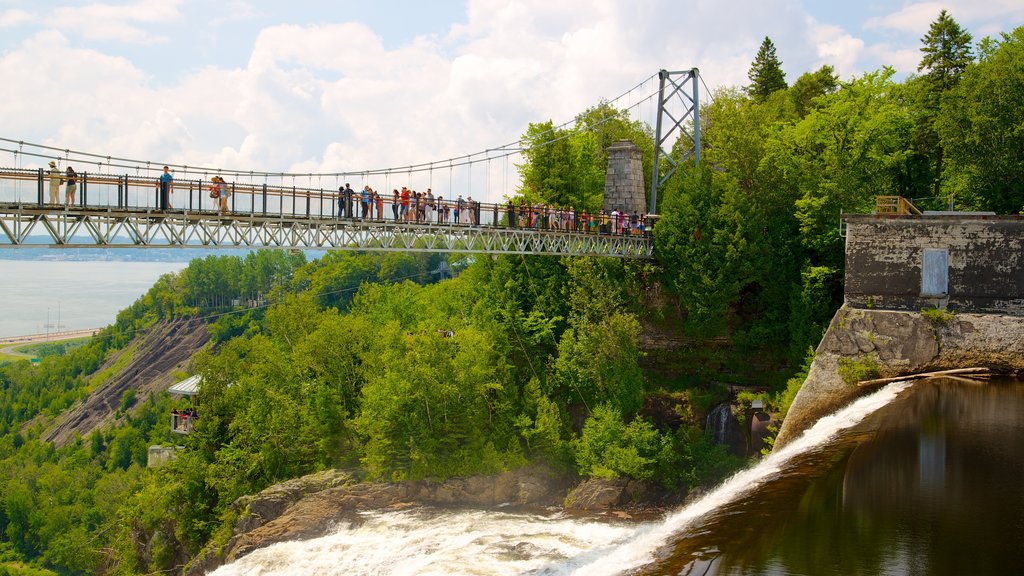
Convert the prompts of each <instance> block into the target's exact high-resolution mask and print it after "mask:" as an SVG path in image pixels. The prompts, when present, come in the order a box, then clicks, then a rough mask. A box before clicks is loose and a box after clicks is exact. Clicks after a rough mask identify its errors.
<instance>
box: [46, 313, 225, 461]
mask: <svg viewBox="0 0 1024 576" xmlns="http://www.w3.org/2000/svg"><path fill="white" fill-rule="evenodd" d="M209 339H210V335H209V332H207V329H206V324H205V323H204V322H203V321H202V320H198V319H195V318H188V319H181V320H173V321H169V322H160V323H158V324H156V325H155V326H153V327H152V328H150V329H149V330H147V331H146V333H145V334H144V335H142V336H141V337H138V338H136V339H135V340H134V341H133V342H132V343H131V344H130V345H129V346H128V347H127V348H125V349H123V350H120V351H118V352H116V353H114V354H112V355H111V357H110V358H108V359H107V360H106V362H104V363H103V365H102V366H101V367H100V369H99V370H97V371H96V374H104V373H106V372H107V371H108V370H109V369H112V367H113V366H115V365H116V364H117V363H118V362H119V361H120V360H121V358H122V357H123V356H125V355H130V360H129V361H128V362H127V363H126V364H125V365H124V367H123V368H120V369H119V370H118V371H117V373H116V374H114V375H113V376H111V377H110V378H108V379H107V380H106V381H104V382H103V383H102V384H100V385H99V386H97V387H96V389H94V390H92V391H91V392H90V393H89V395H88V396H87V397H86V398H85V400H84V401H83V402H80V403H78V404H76V405H74V406H72V407H71V408H69V409H67V410H65V411H64V412H62V413H61V415H60V416H59V417H58V418H57V419H56V420H55V421H54V423H53V425H52V426H50V428H49V429H47V430H46V431H45V432H44V433H43V434H42V438H43V440H46V441H49V442H53V443H54V444H56V445H57V446H63V445H64V444H66V443H67V442H68V441H69V440H71V439H72V438H73V437H74V435H75V433H76V432H77V433H78V434H79V435H80V436H86V435H88V434H89V433H90V432H91V431H92V430H93V429H94V428H98V427H102V426H105V425H108V424H110V423H112V422H113V420H114V414H115V412H116V411H117V409H118V407H119V406H120V403H121V396H122V395H123V394H124V393H125V392H126V391H127V390H129V389H132V388H134V389H135V390H137V391H138V396H139V398H144V397H145V395H146V394H148V393H151V392H159V391H161V390H165V389H167V387H168V386H170V385H171V384H173V383H174V375H173V372H174V371H175V370H181V369H183V368H184V367H185V366H186V365H187V363H188V361H189V359H190V358H191V357H192V355H193V354H194V353H195V352H196V351H197V350H199V349H200V348H202V347H203V345H205V344H206V342H207V341H208V340H209ZM92 377H96V376H95V375H93V376H92Z"/></svg>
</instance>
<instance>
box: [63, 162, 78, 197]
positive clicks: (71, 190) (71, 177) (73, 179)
mask: <svg viewBox="0 0 1024 576" xmlns="http://www.w3.org/2000/svg"><path fill="white" fill-rule="evenodd" d="M77 178H78V174H76V173H75V169H74V168H72V167H71V166H68V169H67V173H66V174H65V176H64V181H65V182H67V183H68V185H67V187H66V188H65V189H64V205H65V206H74V205H75V189H76V188H77V187H78V180H77Z"/></svg>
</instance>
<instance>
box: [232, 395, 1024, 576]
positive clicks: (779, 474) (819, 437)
mask: <svg viewBox="0 0 1024 576" xmlns="http://www.w3.org/2000/svg"><path fill="white" fill-rule="evenodd" d="M1022 437H1024V383H1019V382H992V383H991V384H985V385H975V384H966V383H961V382H958V381H954V380H941V381H938V380H936V381H926V382H917V383H915V384H913V385H910V384H906V383H897V384H893V385H890V386H888V387H886V388H883V389H881V390H879V391H877V392H875V393H874V394H871V395H869V396H866V397H864V398H861V399H860V400H858V401H857V402H855V403H853V404H851V405H850V406H848V407H847V408H845V409H843V410H841V411H839V412H837V413H836V414H834V415H832V416H829V417H826V418H824V419H822V420H821V421H819V422H818V423H817V424H816V425H815V426H814V427H813V428H812V429H811V430H809V431H808V432H807V433H806V434H805V435H804V436H803V437H801V438H799V439H797V440H796V441H794V442H793V443H792V444H790V445H789V446H787V447H785V448H784V449H782V450H779V451H778V452H776V453H774V454H772V455H771V456H769V457H768V458H765V459H764V460H763V461H762V462H761V463H759V464H758V465H757V466H754V467H752V468H750V469H748V470H745V471H743V472H740V473H739V474H737V475H736V476H734V477H733V478H731V479H729V480H727V481H726V482H725V483H724V484H723V485H722V486H720V487H718V488H717V489H715V490H713V491H712V492H710V493H709V494H707V495H706V496H705V497H703V498H701V499H700V500H698V501H696V502H694V503H692V504H690V505H688V506H686V507H684V508H682V509H680V510H678V511H675V512H672V513H670V514H668V515H666V516H665V518H664V519H663V520H661V521H658V522H645V523H630V522H623V521H612V520H608V521H604V520H597V519H579V518H574V517H570V516H567V515H564V514H561V513H552V514H550V515H537V514H521V513H513V512H482V511H437V510H432V509H416V510H406V511H401V512H374V513H366V514H363V515H362V516H361V518H360V519H359V520H358V521H356V522H349V523H344V524H342V525H339V526H338V527H337V529H336V531H335V532H334V533H333V534H331V535H328V536H325V537H323V538H317V539H312V540H308V541H303V542H287V543H282V544H277V545H274V546H270V547H268V548H266V549H263V550H257V551H256V552H254V553H252V554H250V555H249V556H246V557H244V558H242V559H241V560H239V561H238V562H236V563H234V564H232V565H228V566H224V567H222V568H220V569H219V570H217V571H216V572H215V574H216V575H217V576H235V575H249V576H256V575H268V576H269V575H277V574H282V575H283V574H318V575H325V576H326V575H341V574H346V575H351V574H394V575H435V574H437V575H440V574H488V575H492V574H495V575H500V574H538V575H539V574H545V575H548V574H550V575H561V574H577V575H587V576H591V575H603V574H631V573H643V574H685V575H697V574H700V575H723V574H730V575H733V574H735V575H740V574H742V575H748V574H759V575H771V576H796V575H819V574H822V575H850V574H853V575H860V574H863V575H875V574H938V575H943V574H950V575H952V574H1008V573H1017V569H1016V566H1017V564H1018V563H1019V561H1020V555H1021V554H1022V553H1024V490H1022V489H1021V486H1024V451H1021V450H1019V448H1018V446H1017V443H1018V441H1019V439H1020V438H1022Z"/></svg>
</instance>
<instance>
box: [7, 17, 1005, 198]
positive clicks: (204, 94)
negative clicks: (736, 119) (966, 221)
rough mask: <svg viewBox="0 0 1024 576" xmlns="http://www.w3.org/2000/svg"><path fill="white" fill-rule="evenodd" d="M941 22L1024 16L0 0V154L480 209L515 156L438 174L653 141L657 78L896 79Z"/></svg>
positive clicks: (966, 23) (995, 24)
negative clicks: (365, 188)
mask: <svg viewBox="0 0 1024 576" xmlns="http://www.w3.org/2000/svg"><path fill="white" fill-rule="evenodd" d="M943 8H945V9H946V10H948V11H949V13H950V14H951V15H952V16H953V18H955V19H956V21H957V22H958V23H959V24H960V25H961V26H962V27H963V28H965V29H966V30H968V31H969V32H970V33H971V34H972V36H973V37H974V39H975V41H977V40H980V39H981V38H983V37H985V36H997V35H998V34H999V33H1000V32H1008V31H1010V30H1012V29H1013V28H1015V27H1017V26H1021V25H1024V1H1021V0H950V1H947V2H943V3H937V2H915V1H882V0H860V1H857V2H838V1H831V0H830V1H823V0H822V1H812V0H804V1H798V0H621V1H619V0H558V1H552V0H466V1H463V2H453V1H446V0H438V1H430V2H426V1H423V0H419V1H413V0H400V1H389V0H377V1H360V2H354V1H348V0H335V1H312V0H290V1H288V2H281V1H270V0H249V1H246V0H222V1H218V2H206V1H197V0H129V1H126V2H119V1H113V0H108V1H105V2H92V1H88V0H85V1H68V2H55V1H48V0H0V78H2V79H3V81H2V82H0V102H2V105H0V138H7V139H11V140H15V141H24V142H28V143H35V144H45V145H49V146H54V147H56V148H59V149H70V150H73V151H75V150H77V151H84V152H90V153H94V154H99V155H101V156H103V155H111V156H115V157H124V158H133V159H141V160H146V161H152V163H153V164H154V165H162V164H163V163H173V164H178V165H185V166H193V167H195V166H202V167H217V168H222V169H234V170H256V171H270V172H287V173H300V174H309V175H310V176H307V177H305V178H304V179H303V178H300V182H297V184H299V185H307V184H308V185H311V186H320V187H333V186H334V184H336V183H337V180H339V177H330V176H313V175H314V174H324V173H327V174H334V173H339V172H346V173H350V174H358V173H359V172H361V171H364V170H380V169H393V170H391V171H390V173H389V174H388V175H387V176H386V178H385V180H384V181H380V180H381V178H380V177H374V176H371V177H369V178H367V177H362V178H361V179H362V180H363V181H367V180H370V182H369V183H370V184H371V185H373V186H374V187H375V188H385V189H387V188H390V187H394V186H396V185H401V184H405V183H406V181H407V182H408V183H409V184H411V185H412V187H425V186H428V185H433V187H434V188H436V189H441V188H443V187H445V186H446V185H451V186H452V187H453V188H454V187H455V186H456V184H455V182H456V181H458V182H459V184H458V186H463V185H465V186H467V190H469V189H471V188H473V186H474V185H473V181H474V179H475V182H476V188H477V189H479V188H481V187H482V188H484V190H483V191H479V190H478V194H477V197H478V198H481V197H482V199H484V200H491V199H497V198H501V197H502V196H503V194H504V193H505V192H506V191H507V192H514V190H509V188H510V187H514V186H515V182H516V181H517V180H518V178H517V175H516V172H515V164H516V163H517V162H519V161H521V158H519V157H518V156H513V157H511V158H508V159H505V158H498V159H495V160H489V161H479V162H476V163H474V165H473V166H472V167H471V168H470V167H466V168H459V169H455V168H449V167H448V162H447V161H446V159H449V158H453V157H459V156H463V155H467V154H474V153H478V152H481V151H485V150H487V149H490V148H494V147H498V146H502V145H506V144H508V143H511V142H515V141H516V140H518V139H519V138H520V137H521V136H522V135H523V134H524V132H525V131H526V129H527V126H528V125H529V123H531V122H544V121H547V120H552V121H554V122H555V123H556V124H560V123H563V122H567V121H570V120H572V118H574V117H575V116H576V115H577V114H578V113H580V112H582V111H584V110H585V109H586V108H588V107H590V106H593V105H595V104H597V103H598V102H599V101H600V100H602V99H605V100H610V99H613V98H615V97H617V96H619V95H622V94H626V96H624V97H623V99H621V100H618V101H617V103H619V104H620V105H621V107H630V106H631V108H630V112H631V115H632V116H633V117H634V119H638V120H643V121H647V122H650V123H652V124H653V121H654V110H655V105H654V103H653V102H652V101H651V99H650V96H651V95H652V94H653V93H654V92H655V91H656V90H657V80H656V74H657V72H658V70H659V69H668V70H689V69H691V68H698V69H699V70H700V76H701V84H702V86H701V92H702V95H701V96H700V97H701V98H707V97H708V96H709V94H710V93H713V91H714V90H716V89H718V88H721V87H738V86H743V85H745V84H747V83H748V82H749V81H748V78H747V72H748V70H749V68H750V63H751V62H752V61H753V59H754V57H755V55H756V54H757V51H758V48H759V47H760V45H761V42H762V40H763V39H764V38H765V37H766V36H767V37H770V38H771V39H772V41H773V43H774V44H775V46H776V49H777V56H778V58H779V59H780V60H781V61H782V68H783V70H784V71H785V73H786V79H787V81H789V82H790V83H792V82H793V81H794V80H796V78H797V77H799V75H800V74H802V73H804V72H809V71H813V70H816V69H817V68H819V67H820V66H822V65H824V64H829V65H832V66H833V67H834V68H835V69H836V71H837V73H838V74H839V76H840V78H841V79H844V80H847V79H850V78H852V77H854V76H857V75H860V74H863V73H865V72H870V71H874V70H877V69H879V68H881V67H883V66H892V67H894V68H895V69H896V70H897V72H898V74H899V75H900V76H899V77H906V75H908V74H913V73H915V72H916V68H917V64H918V63H919V61H920V57H921V53H920V47H921V37H922V36H924V34H925V33H926V32H927V30H928V27H929V25H930V23H931V22H933V21H934V20H935V19H936V18H937V17H938V15H939V12H940V10H942V9H943ZM645 80H646V81H645ZM634 88H635V89H634ZM631 89H632V90H631ZM14 147H17V144H12V143H10V142H0V148H6V149H12V148H14ZM22 149H23V150H24V148H22ZM429 162H436V168H434V167H433V166H432V167H431V169H430V170H429V171H428V172H429V173H427V172H416V173H415V174H414V173H410V172H405V173H403V167H408V166H410V165H416V164H422V163H429ZM43 163H44V160H43V159H38V158H33V157H31V156H26V155H25V154H22V155H20V156H19V155H17V154H13V153H11V152H0V166H16V167H35V166H38V165H42V164H43ZM88 168H89V167H88V166H86V167H85V169H88ZM78 169H79V171H82V169H83V168H81V167H79V168H78ZM93 169H94V170H102V167H101V166H98V167H96V168H93ZM456 170H458V171H459V173H458V174H455V172H456ZM181 171H182V172H185V174H186V175H187V174H188V170H187V169H185V170H181ZM342 178H345V177H342ZM353 179H355V180H357V181H358V180H360V177H354V178H353ZM374 179H376V180H377V181H373V180H374ZM293 180H294V179H293Z"/></svg>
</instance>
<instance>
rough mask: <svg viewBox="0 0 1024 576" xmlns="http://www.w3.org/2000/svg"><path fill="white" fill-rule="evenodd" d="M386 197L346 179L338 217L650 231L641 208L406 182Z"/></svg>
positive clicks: (567, 229)
mask: <svg viewBox="0 0 1024 576" xmlns="http://www.w3.org/2000/svg"><path fill="white" fill-rule="evenodd" d="M388 196H389V197H388V198H385V197H384V196H381V194H380V193H379V192H377V191H376V190H374V189H373V188H371V187H370V186H363V188H362V190H360V191H359V192H356V191H355V190H353V189H352V186H351V185H350V184H348V183H346V184H345V185H344V186H341V187H339V188H338V218H350V219H358V220H370V221H384V220H391V221H394V222H408V223H415V224H447V225H452V224H464V225H469V226H477V225H481V224H487V225H493V226H505V227H508V228H521V229H529V230H552V231H562V232H582V233H591V234H612V235H622V236H633V235H644V234H646V233H647V232H648V231H649V229H650V225H649V219H648V218H647V216H645V215H642V214H639V213H638V212H637V211H635V210H634V211H633V212H632V213H629V212H627V211H625V210H619V209H613V210H611V211H608V210H604V209H602V210H598V211H592V212H588V211H586V210H577V209H575V208H573V207H567V206H554V205H550V204H541V203H536V204H527V203H526V202H525V201H524V200H520V202H519V203H518V204H515V203H514V202H512V201H509V202H508V203H507V204H504V205H501V204H482V203H481V202H478V201H476V200H473V197H472V196H468V197H466V198H463V197H462V195H461V194H460V195H458V196H457V197H456V198H455V199H454V200H453V199H451V198H449V199H445V198H444V196H443V195H441V194H437V195H435V194H434V193H433V190H432V189H430V188H427V191H426V192H417V191H415V190H410V189H409V188H408V187H406V186H402V188H401V189H399V188H395V189H393V190H392V191H391V194H390V195H388Z"/></svg>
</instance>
